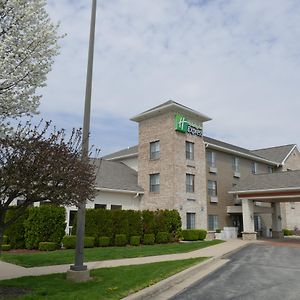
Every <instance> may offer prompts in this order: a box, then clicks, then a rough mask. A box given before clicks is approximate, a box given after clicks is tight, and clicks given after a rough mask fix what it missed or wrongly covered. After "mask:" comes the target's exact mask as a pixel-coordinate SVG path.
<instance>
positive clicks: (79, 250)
mask: <svg viewBox="0 0 300 300" xmlns="http://www.w3.org/2000/svg"><path fill="white" fill-rule="evenodd" d="M92 1H93V2H92V13H91V27H90V39H89V53H88V66H87V76H86V89H85V104H84V117H83V132H82V160H88V159H89V157H88V153H89V133H90V114H91V95H92V78H93V60H94V40H95V24H96V7H97V0H92ZM84 227H85V200H84V201H83V202H82V203H81V204H80V205H79V206H78V212H77V231H76V250H75V264H74V265H71V266H70V270H69V271H68V273H67V278H68V279H70V280H73V281H86V280H89V278H90V272H89V270H88V269H87V266H86V265H84V264H83V260H84V256H83V249H84V230H85V228H84Z"/></svg>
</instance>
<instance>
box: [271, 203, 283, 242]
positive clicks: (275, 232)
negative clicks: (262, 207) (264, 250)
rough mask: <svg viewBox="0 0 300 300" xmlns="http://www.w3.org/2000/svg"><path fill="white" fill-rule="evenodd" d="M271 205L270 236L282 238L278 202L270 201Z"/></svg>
mask: <svg viewBox="0 0 300 300" xmlns="http://www.w3.org/2000/svg"><path fill="white" fill-rule="evenodd" d="M271 205H272V208H273V213H272V237H273V238H274V239H281V238H283V233H282V222H281V209H280V202H272V203H271Z"/></svg>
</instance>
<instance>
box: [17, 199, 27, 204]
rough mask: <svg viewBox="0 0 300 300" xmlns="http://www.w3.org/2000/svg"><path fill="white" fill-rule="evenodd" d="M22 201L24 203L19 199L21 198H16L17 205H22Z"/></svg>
mask: <svg viewBox="0 0 300 300" xmlns="http://www.w3.org/2000/svg"><path fill="white" fill-rule="evenodd" d="M24 203H25V200H21V199H18V200H17V206H19V205H22V204H24Z"/></svg>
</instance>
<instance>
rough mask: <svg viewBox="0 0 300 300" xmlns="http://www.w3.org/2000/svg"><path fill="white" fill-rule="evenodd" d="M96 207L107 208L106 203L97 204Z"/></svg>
mask: <svg viewBox="0 0 300 300" xmlns="http://www.w3.org/2000/svg"><path fill="white" fill-rule="evenodd" d="M95 209H106V204H95Z"/></svg>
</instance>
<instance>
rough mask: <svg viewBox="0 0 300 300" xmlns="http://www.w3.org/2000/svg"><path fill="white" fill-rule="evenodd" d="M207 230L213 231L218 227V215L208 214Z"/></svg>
mask: <svg viewBox="0 0 300 300" xmlns="http://www.w3.org/2000/svg"><path fill="white" fill-rule="evenodd" d="M207 225H208V230H211V231H215V230H217V229H219V216H218V215H208V224H207Z"/></svg>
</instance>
